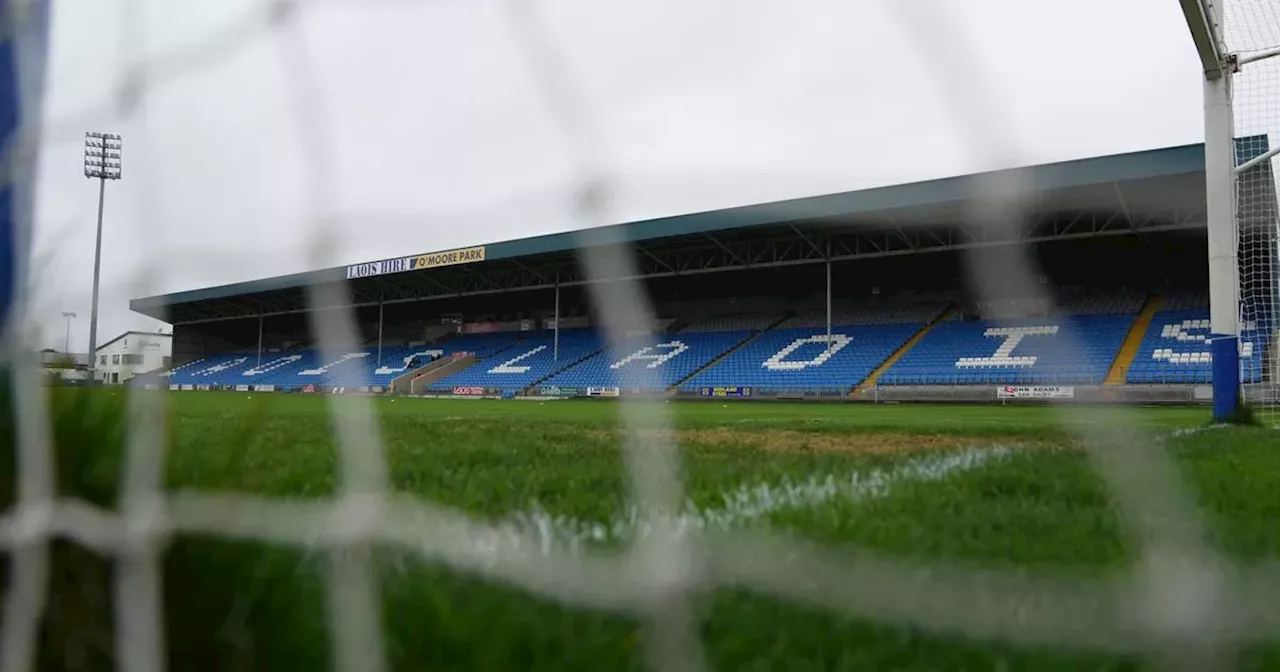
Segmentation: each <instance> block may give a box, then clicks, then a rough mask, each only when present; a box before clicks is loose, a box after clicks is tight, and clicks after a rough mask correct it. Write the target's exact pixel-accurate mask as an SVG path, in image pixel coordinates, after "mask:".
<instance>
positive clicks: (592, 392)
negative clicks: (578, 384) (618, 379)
mask: <svg viewBox="0 0 1280 672" xmlns="http://www.w3.org/2000/svg"><path fill="white" fill-rule="evenodd" d="M587 396H588V397H616V396H618V388H616V387H588V388H587Z"/></svg>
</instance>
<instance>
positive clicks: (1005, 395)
mask: <svg viewBox="0 0 1280 672" xmlns="http://www.w3.org/2000/svg"><path fill="white" fill-rule="evenodd" d="M1075 396H1076V388H1074V387H1055V386H1048V385H1038V386H1032V387H1022V386H1017V385H1006V386H1004V387H999V388H996V398H997V399H1072V398H1074V397H1075Z"/></svg>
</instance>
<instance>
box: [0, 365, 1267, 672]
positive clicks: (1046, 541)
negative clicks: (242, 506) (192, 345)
mask: <svg viewBox="0 0 1280 672" xmlns="http://www.w3.org/2000/svg"><path fill="white" fill-rule="evenodd" d="M55 398H56V402H57V403H56V404H55V408H56V409H57V410H58V412H59V413H60V415H59V418H58V420H57V422H56V427H57V430H56V431H57V443H58V450H59V458H60V476H61V481H60V482H61V485H60V487H61V490H62V492H63V493H64V494H76V495H78V496H81V497H87V498H89V499H91V500H92V501H95V502H97V503H99V504H102V505H105V506H110V505H111V504H112V502H113V501H114V498H115V478H116V475H117V474H118V470H119V458H120V451H121V447H120V446H121V437H122V432H123V425H122V416H121V410H120V403H121V401H122V400H123V393H121V392H110V391H102V392H97V393H84V392H76V391H69V390H61V391H58V392H57V393H56V394H55ZM169 399H170V402H171V409H170V410H171V418H172V419H171V422H170V428H169V430H170V431H169V433H170V437H171V438H170V445H169V452H168V454H167V456H166V469H167V476H166V478H167V484H168V486H169V487H170V488H173V489H179V488H182V489H188V488H194V489H202V490H210V489H213V490H231V491H238V492H248V493H254V494H260V495H271V496H280V497H285V496H287V497H302V498H312V497H323V496H326V495H329V494H332V492H333V491H334V489H335V486H336V484H337V483H338V474H337V464H338V462H337V458H336V454H335V449H334V443H333V439H332V433H331V427H330V425H329V421H328V414H327V409H326V405H325V404H326V400H325V399H324V398H320V397H303V396H284V395H252V396H250V395H245V394H230V393H228V394H218V393H180V394H174V395H171V396H170V397H169ZM375 407H376V408H377V410H378V413H379V416H380V420H381V431H382V433H383V441H384V444H385V445H386V449H387V457H388V462H389V465H390V468H391V478H392V482H393V484H394V486H395V488H396V489H398V490H400V491H402V492H406V493H412V494H414V495H416V496H419V497H422V498H427V499H431V500H433V501H436V502H440V503H443V504H447V505H449V506H452V507H457V508H460V509H463V510H465V511H467V512H469V513H471V514H473V515H475V516H480V517H484V518H489V519H494V520H500V519H504V518H506V517H507V516H509V515H511V514H513V513H515V512H518V511H523V510H528V509H529V508H530V506H531V505H533V503H535V502H536V503H537V505H538V506H539V507H541V508H542V509H545V510H546V511H548V512H551V513H553V514H558V515H564V516H569V517H573V518H575V519H580V520H584V521H607V520H609V519H610V518H611V517H612V516H614V515H616V514H617V513H618V512H620V511H621V510H622V509H623V508H624V506H625V501H626V500H625V490H626V481H625V472H624V468H623V464H622V459H621V456H620V454H619V451H618V440H617V437H616V435H615V433H614V432H615V430H616V427H617V421H618V418H617V408H618V407H617V406H616V405H614V404H610V403H604V402H600V403H591V402H554V403H545V404H540V403H536V402H498V401H493V402H491V401H431V400H421V399H397V400H394V401H393V400H390V399H378V400H375ZM6 408H8V403H7V400H5V399H3V398H0V409H6ZM667 410H669V411H670V412H671V413H672V414H673V416H674V418H675V422H676V426H677V427H678V428H679V430H680V432H681V433H680V434H679V436H680V438H681V449H682V450H681V457H682V463H681V471H682V476H683V478H684V481H685V484H686V488H687V491H688V494H689V496H690V498H691V499H692V500H693V502H694V503H695V504H696V505H697V506H699V507H714V506H717V505H719V504H720V503H721V501H722V493H724V492H726V491H733V490H735V489H738V488H740V487H741V486H744V485H747V486H752V485H756V484H760V483H778V482H779V481H780V480H782V479H784V478H786V479H790V480H792V481H803V480H804V479H806V478H809V477H811V476H815V475H818V476H825V475H827V474H832V475H835V476H838V477H846V478H847V477H848V476H850V475H852V474H855V473H863V474H865V473H867V472H868V471H869V470H872V469H877V468H879V469H885V470H889V469H893V468H895V466H897V465H901V464H902V463H903V462H904V461H906V460H908V459H910V458H911V456H913V455H916V454H918V451H919V449H920V448H929V449H931V450H935V451H942V452H946V451H947V449H948V448H958V447H964V446H978V447H981V446H989V445H994V444H1017V445H1033V446H1035V447H1031V448H1027V449H1026V450H1022V451H1018V452H1016V454H1015V455H1014V456H1013V457H1010V458H1007V459H1003V460H999V461H996V462H993V463H991V464H988V465H986V466H982V467H979V468H977V469H973V470H969V471H964V472H961V473H955V474H952V475H950V476H949V477H947V478H946V479H944V480H942V481H914V482H912V481H907V482H901V483H897V484H895V485H894V486H893V488H892V490H891V491H890V492H889V494H888V495H887V496H885V497H881V498H873V499H868V500H865V501H850V500H841V499H836V500H833V501H831V502H829V503H826V504H824V505H822V506H819V507H814V508H803V509H790V510H781V511H777V512H774V513H772V514H771V515H769V516H767V517H766V519H765V520H761V521H757V522H756V523H753V524H757V525H770V526H773V527H777V528H779V529H786V530H789V531H791V532H792V533H795V534H800V535H803V536H805V537H808V538H811V539H814V540H817V541H821V542H823V543H827V544H831V545H835V546H839V545H849V544H855V545H859V546H861V547H865V548H868V549H872V550H876V551H879V552H881V553H884V554H888V555H891V556H902V557H909V558H922V559H948V560H956V561H961V562H981V563H983V564H986V565H994V566H996V567H1008V568H1010V569H1015V568H1026V567H1030V568H1060V569H1068V570H1081V571H1085V572H1098V571H1104V570H1107V569H1113V568H1117V567H1121V566H1123V565H1124V564H1125V563H1126V562H1128V561H1129V560H1131V559H1132V557H1133V549H1132V548H1131V546H1130V544H1129V542H1128V540H1127V539H1126V538H1125V537H1124V535H1123V533H1122V531H1121V525H1120V520H1119V517H1118V514H1117V513H1116V510H1115V507H1114V506H1113V504H1112V502H1111V500H1110V497H1109V494H1108V493H1107V491H1106V489H1105V487H1104V486H1103V485H1102V483H1101V482H1100V481H1099V479H1098V478H1097V476H1096V475H1095V474H1094V473H1093V472H1092V471H1091V470H1090V468H1089V466H1088V464H1087V462H1086V460H1085V458H1084V457H1083V456H1082V455H1081V454H1080V453H1079V452H1077V451H1075V450H1071V449H1070V448H1071V446H1072V445H1073V441H1074V440H1075V438H1074V434H1073V433H1071V432H1070V431H1069V429H1068V428H1066V427H1064V426H1063V424H1062V423H1061V422H1060V420H1061V418H1060V417H1059V416H1058V415H1056V414H1055V412H1054V411H1053V410H1052V409H1047V408H1002V407H996V406H987V407H953V406H908V405H900V406H852V405H789V404H765V403H754V404H729V405H724V404H716V403H689V404H671V405H669V406H668V407H667ZM1117 412H1119V411H1116V410H1114V409H1097V410H1095V411H1091V412H1089V413H1088V414H1087V415H1085V416H1084V417H1083V418H1078V419H1082V421H1084V422H1106V421H1108V420H1109V419H1110V414H1114V413H1117ZM1133 414H1134V415H1135V418H1136V420H1137V421H1138V422H1140V423H1141V424H1142V425H1144V426H1146V427H1148V428H1150V429H1152V430H1153V431H1161V432H1163V431H1167V430H1171V429H1177V428H1186V427H1196V426H1199V425H1202V424H1204V423H1205V422H1206V421H1207V419H1208V418H1207V411H1205V410H1204V409H1138V410H1135V411H1133ZM0 421H2V422H0V436H3V437H6V439H7V437H9V436H11V431H10V430H9V429H8V428H6V427H5V425H7V424H9V423H11V422H12V418H10V417H8V416H7V415H4V414H3V411H0ZM846 445H847V447H848V448H849V449H843V448H842V446H846ZM1277 446H1280V443H1277V442H1276V440H1275V435H1274V434H1269V433H1267V432H1266V431H1264V430H1259V429H1252V428H1234V429H1225V430H1215V431H1212V432H1205V433H1201V434H1197V435H1195V436H1191V437H1187V438H1182V439H1176V440H1173V441H1171V442H1170V447H1169V450H1170V451H1171V452H1172V454H1173V455H1174V456H1175V458H1176V460H1177V463H1178V464H1179V466H1180V467H1181V468H1182V469H1183V470H1184V473H1185V474H1186V478H1187V482H1188V483H1189V484H1190V485H1191V487H1192V488H1193V489H1194V491H1195V493H1196V495H1197V497H1198V499H1199V501H1200V502H1201V504H1202V506H1203V507H1204V508H1205V510H1206V511H1207V512H1208V517H1209V519H1210V521H1211V523H1212V532H1213V535H1214V536H1213V539H1212V541H1213V543H1214V544H1215V545H1216V546H1217V547H1218V548H1220V549H1222V550H1223V551H1225V552H1227V553H1229V554H1231V555H1233V556H1235V557H1239V558H1245V559H1251V560H1252V559H1261V558H1275V557H1277V556H1280V526H1278V525H1276V524H1275V521H1276V520H1280V498H1277V497H1276V496H1275V493H1276V492H1280V468H1277V459H1276V453H1275V451H1276V447H1277ZM868 447H875V448H879V449H880V450H877V451H875V452H868V451H867V450H865V449H866V448H868ZM1053 447H1064V448H1068V449H1066V450H1047V449H1046V448H1053ZM0 458H2V459H4V460H11V450H4V451H0ZM0 469H4V470H5V471H0V473H10V474H11V473H12V462H11V461H9V462H0ZM11 486H12V480H11V477H10V478H9V479H7V480H5V481H0V505H4V506H8V505H9V504H10V503H11V502H12V496H13V495H12V487H11ZM377 563H378V567H379V577H378V580H379V582H380V585H381V587H382V597H383V603H382V607H383V612H382V614H383V619H384V631H385V633H386V645H387V651H388V656H389V663H390V668H391V669H394V670H416V669H446V670H464V669H465V670H593V671H594V670H612V669H639V668H642V667H643V664H644V655H643V654H644V647H643V644H644V639H645V637H646V629H645V627H644V625H643V624H642V623H640V622H638V621H636V620H635V619H632V618H629V617H623V616H617V615H611V614H604V613H599V612H591V611H585V610H581V609H577V608H570V607H566V606H562V605H559V604H555V603H552V602H549V601H545V600H541V599H536V598H533V597H530V596H529V595H527V594H525V593H523V592H522V591H521V590H519V589H517V588H514V587H509V586H504V585H499V584H495V583H492V582H488V581H484V580H481V579H478V578H475V577H473V576H469V575H467V574H465V573H459V572H456V571H453V570H449V569H445V568H442V567H438V566H434V565H431V564H428V563H426V562H424V561H421V560H416V559H406V558H405V556H404V554H403V553H401V552H394V551H391V550H384V551H381V552H379V554H378V556H377ZM110 572H111V566H110V564H109V563H108V562H107V561H105V560H103V559H101V558H97V557H96V556H94V555H92V554H90V553H87V552H84V551H82V550H80V549H77V548H75V547H73V546H72V545H70V544H67V543H61V544H59V547H58V549H57V551H56V552H55V573H54V575H53V577H54V578H53V579H52V581H54V582H55V583H54V586H55V587H54V590H53V596H54V599H53V601H52V603H51V608H50V611H49V616H48V618H47V620H46V627H45V630H44V641H43V644H44V646H43V647H42V653H41V655H42V661H41V662H42V668H43V669H50V670H52V669H87V670H105V669H111V667H110V665H111V661H112V660H113V659H114V658H115V652H114V651H113V650H112V646H113V645H112V643H111V635H110V633H111V632H112V620H113V619H112V611H111V592H110ZM324 575H325V561H324V559H323V557H322V556H320V555H316V554H309V553H306V552H304V551H299V550H293V549H284V548H270V547H263V546H260V545H256V544H251V543H245V542H232V541H226V540H220V539H206V538H191V537H180V538H178V539H176V540H175V541H174V543H173V544H172V545H171V546H170V549H169V551H168V553H167V555H166V558H165V586H164V589H165V628H166V633H165V634H166V639H167V641H168V643H169V647H170V650H169V655H170V667H171V668H172V669H180V670H227V669H245V670H247V669H255V670H271V671H273V672H274V671H276V670H308V671H311V670H323V669H327V668H328V666H329V650H328V646H329V643H328V622H327V617H326V614H325V605H326V602H325V599H326V598H325V591H324ZM696 616H697V618H698V622H699V626H700V636H701V639H702V641H703V642H704V644H705V646H706V654H707V656H708V658H709V662H710V664H711V666H712V667H713V668H715V669H723V670H739V669H745V670H757V669H758V670H809V669H813V670H818V669H822V670H829V669H850V670H871V669H874V670H938V669H948V670H954V669H965V670H988V669H1027V670H1051V669H1062V670H1067V669H1070V670H1080V669H1129V668H1134V667H1138V666H1139V663H1140V662H1141V661H1137V660H1132V659H1128V658H1125V657H1117V656H1110V655H1102V654H1097V653H1093V652H1089V651H1079V650H1070V649H1054V648H1043V647H1019V646H1011V645H1007V644H1004V643H1001V642H993V641H970V640H963V639H959V638H956V637H952V636H942V635H937V634H930V633H925V632H920V631H917V630H915V629H911V628H904V627H899V626H893V625H884V624H878V623H870V622H866V621H862V620H859V619H854V618H847V617H840V616H834V615H832V614H830V613H827V612H823V611H820V610H816V609H811V608H807V607H801V606H796V605H792V604H788V603H784V602H781V601H778V600H774V599H772V598H766V597H761V596H757V595H753V594H750V593H748V592H745V591H740V590H717V591H714V592H711V593H709V594H707V595H704V596H702V598H701V599H700V600H699V601H698V604H697V614H696ZM1238 662H1239V664H1240V668H1241V669H1269V668H1271V667H1273V666H1280V656H1278V655H1277V653H1276V649H1275V648H1273V647H1268V646H1256V647H1250V648H1248V649H1247V650H1246V651H1244V652H1242V655H1241V656H1240V657H1239V660H1238Z"/></svg>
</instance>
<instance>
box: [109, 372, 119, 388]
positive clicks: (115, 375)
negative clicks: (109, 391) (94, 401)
mask: <svg viewBox="0 0 1280 672" xmlns="http://www.w3.org/2000/svg"><path fill="white" fill-rule="evenodd" d="M119 382H120V374H118V373H116V372H114V371H112V372H111V384H112V385H115V384H117V383H119Z"/></svg>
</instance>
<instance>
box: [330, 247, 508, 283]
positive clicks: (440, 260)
mask: <svg viewBox="0 0 1280 672" xmlns="http://www.w3.org/2000/svg"><path fill="white" fill-rule="evenodd" d="M477 261H484V247H483V246H481V247H467V248H463V249H460V250H449V251H448V252H435V253H433V254H419V255H415V256H412V257H398V258H396V259H383V260H382V261H371V262H369V263H367V264H353V265H351V266H348V267H347V279H348V280H355V279H356V278H370V277H373V276H375V275H387V274H388V273H408V272H409V271H422V270H426V269H428V268H440V267H442V266H457V265H458V264H473V263H475V262H477Z"/></svg>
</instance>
